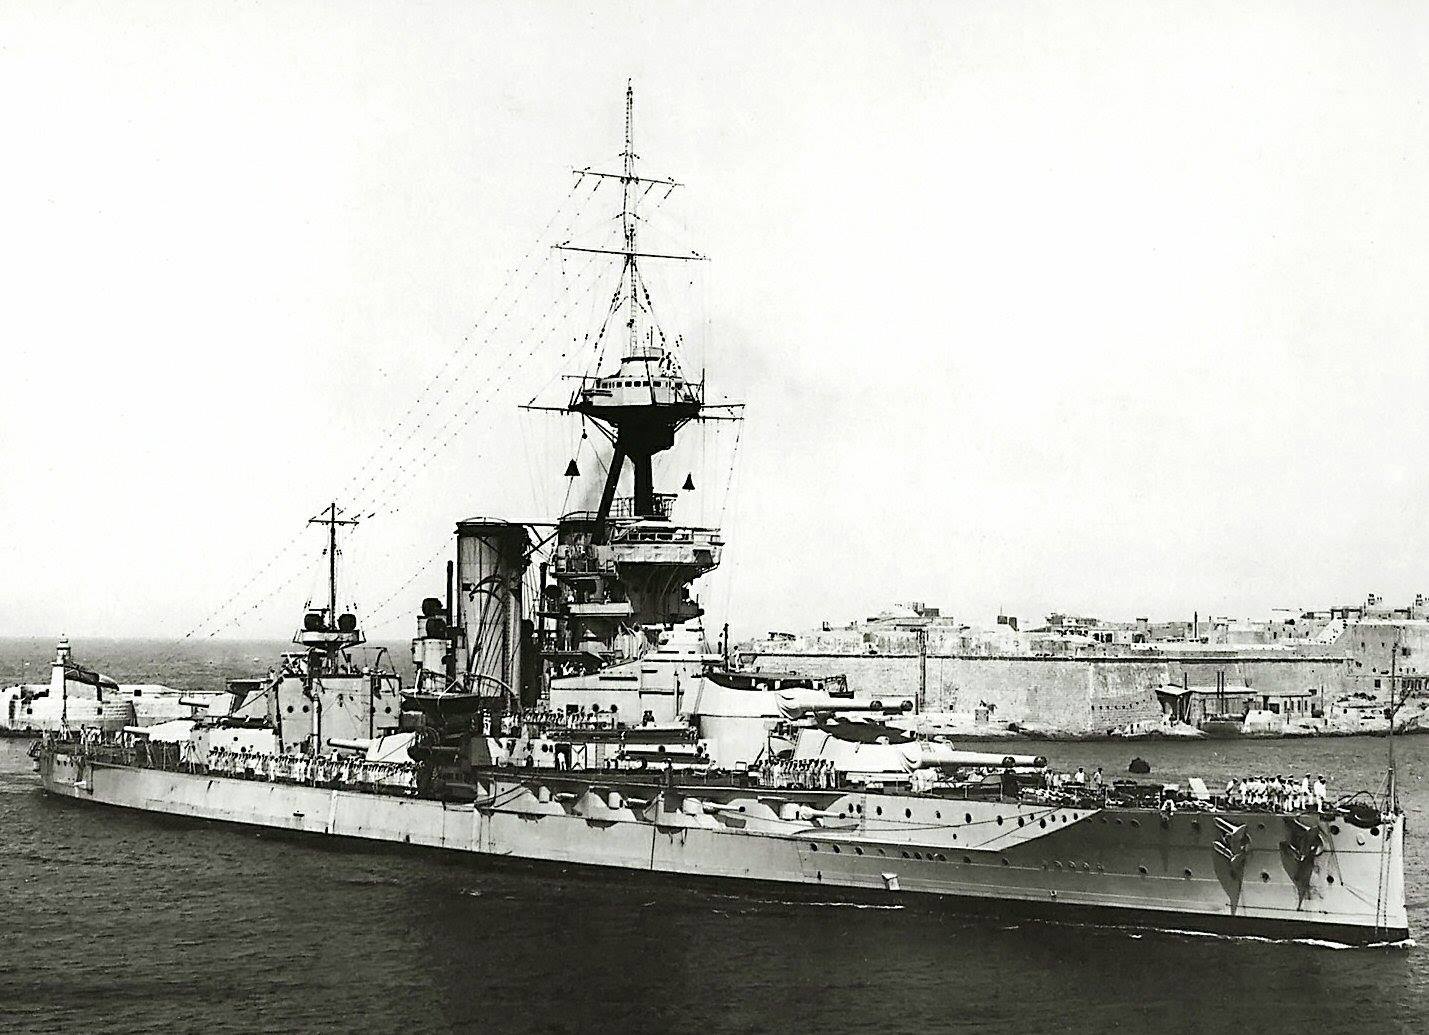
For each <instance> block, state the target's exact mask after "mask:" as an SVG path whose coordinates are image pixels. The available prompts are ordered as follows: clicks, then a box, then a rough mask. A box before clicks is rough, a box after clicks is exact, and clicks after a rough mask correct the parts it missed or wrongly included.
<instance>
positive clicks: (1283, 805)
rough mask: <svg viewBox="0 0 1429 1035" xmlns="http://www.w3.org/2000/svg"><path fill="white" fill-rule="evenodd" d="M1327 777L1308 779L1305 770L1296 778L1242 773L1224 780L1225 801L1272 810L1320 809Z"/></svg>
mask: <svg viewBox="0 0 1429 1035" xmlns="http://www.w3.org/2000/svg"><path fill="white" fill-rule="evenodd" d="M1327 783H1328V780H1327V779H1326V778H1325V776H1324V775H1323V774H1322V775H1320V776H1318V777H1314V778H1312V777H1311V776H1310V774H1309V773H1306V774H1305V775H1304V776H1302V777H1301V778H1300V779H1299V780H1296V779H1295V778H1294V777H1292V776H1246V777H1242V778H1241V779H1239V780H1233V779H1232V780H1227V781H1226V801H1227V803H1228V804H1230V805H1232V806H1234V807H1239V808H1249V809H1270V810H1272V811H1275V812H1301V811H1307V810H1309V809H1312V808H1313V809H1314V810H1315V811H1316V812H1320V811H1323V809H1324V808H1325V799H1326V796H1327V794H1328V789H1327V786H1326V785H1327Z"/></svg>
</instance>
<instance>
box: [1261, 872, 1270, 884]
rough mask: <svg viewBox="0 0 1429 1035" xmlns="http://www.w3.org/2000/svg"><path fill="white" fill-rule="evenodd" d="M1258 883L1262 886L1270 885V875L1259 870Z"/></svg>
mask: <svg viewBox="0 0 1429 1035" xmlns="http://www.w3.org/2000/svg"><path fill="white" fill-rule="evenodd" d="M1260 883H1262V884H1269V883H1270V874H1268V873H1266V872H1265V871H1264V870H1261V871H1260Z"/></svg>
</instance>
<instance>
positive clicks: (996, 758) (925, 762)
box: [903, 740, 1047, 769]
mask: <svg viewBox="0 0 1429 1035" xmlns="http://www.w3.org/2000/svg"><path fill="white" fill-rule="evenodd" d="M903 754H904V757H905V758H907V759H908V764H909V766H910V767H911V768H913V769H931V768H933V767H935V766H952V765H965V766H974V767H986V768H994V769H1007V768H1014V769H1045V768H1046V767H1047V759H1046V758H1045V757H1044V756H1042V755H999V754H997V753H996V752H992V751H960V750H958V749H957V748H955V747H953V746H952V745H951V744H940V743H937V742H936V741H926V740H920V741H915V742H914V743H912V744H909V745H907V746H906V747H905V748H904V751H903Z"/></svg>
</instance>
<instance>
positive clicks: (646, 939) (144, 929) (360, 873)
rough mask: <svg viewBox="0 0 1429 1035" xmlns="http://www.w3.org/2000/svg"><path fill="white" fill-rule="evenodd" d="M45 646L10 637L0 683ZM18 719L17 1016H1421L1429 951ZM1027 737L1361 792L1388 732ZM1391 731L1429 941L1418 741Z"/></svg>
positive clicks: (151, 651)
mask: <svg viewBox="0 0 1429 1035" xmlns="http://www.w3.org/2000/svg"><path fill="white" fill-rule="evenodd" d="M52 647H53V644H52V643H49V642H48V641H0V685H6V684H8V683H9V682H11V681H13V680H14V679H15V678H17V666H18V668H19V669H21V670H23V666H22V665H19V662H22V661H23V660H25V658H24V657H23V656H22V655H23V653H24V652H25V651H30V652H33V653H32V654H31V656H30V658H29V660H31V662H32V665H31V668H32V669H33V668H34V667H35V666H36V665H38V666H40V669H41V671H42V672H43V671H45V666H46V665H47V663H48V658H49V652H50V651H51V649H52ZM76 649H77V651H78V653H79V656H80V658H81V660H82V661H83V662H85V663H86V664H90V665H94V666H96V667H98V668H100V669H101V670H102V671H105V672H108V673H109V674H111V675H114V676H115V677H116V678H120V679H138V678H145V679H155V680H157V681H167V682H170V683H172V684H175V685H184V686H194V687H198V686H218V685H221V678H222V676H223V675H224V674H225V671H227V672H229V673H232V674H241V673H242V672H243V671H256V672H261V671H263V670H264V669H266V667H267V659H268V658H269V657H271V656H272V654H273V651H274V650H275V649H277V645H273V644H260V645H255V644H238V645H234V644H212V643H210V644H204V645H200V646H199V647H196V648H190V649H189V650H187V651H184V652H179V653H178V654H177V655H175V653H174V651H173V648H171V647H170V646H169V645H164V644H147V643H135V642H128V643H124V642H109V643H104V642H95V643H82V642H77V643H76ZM254 657H257V658H259V659H260V661H259V662H253V661H252V660H251V659H252V658H254ZM154 659H159V660H157V661H156V660H154ZM126 666H128V667H126ZM33 678H36V679H39V678H43V676H42V675H40V676H36V677H33ZM27 746H28V745H27V744H26V743H25V742H19V741H9V742H3V741H0V1031H5V1032H28V1031H91V1030H94V1031H105V1032H127V1031H154V1030H163V1031H173V1032H188V1031H205V1032H251V1031H317V1032H351V1031H364V1032H366V1031H373V1032H396V1031H423V1032H427V1031H430V1032H445V1031H470V1032H487V1031H490V1032H525V1031H548V1032H585V1031H613V1030H625V1031H679V1032H685V1031H692V1030H698V1031H701V1032H724V1031H767V1032H778V1033H781V1035H788V1033H805V1032H921V1031H974V1030H976V1031H999V1032H1042V1031H1058V1032H1081V1031H1135V1032H1181V1031H1215V1032H1245V1031H1249V1032H1279V1031H1285V1032H1298V1033H1305V1032H1339V1031H1347V1030H1356V1031H1416V1032H1422V1031H1424V1030H1429V948H1417V947H1411V948H1384V949H1331V948H1324V947H1316V946H1311V945H1299V944H1286V943H1268V942H1260V941H1254V940H1233V939H1225V938H1213V937H1195V936H1185V935H1171V934H1156V933H1149V932H1148V933H1143V934H1136V933H1130V932H1126V931H1120V930H1112V929H1102V928H1089V927H1060V926H1056V925H1049V924H1029V923H1005V924H999V923H997V922H992V921H986V920H977V921H973V920H965V919H961V918H958V917H956V916H950V915H946V914H942V913H939V912H937V911H936V910H933V909H927V908H922V907H912V906H910V907H906V908H861V907H853V906H840V905H817V904H803V903H790V902H784V901H780V900H778V899H771V898H768V897H762V898H748V897H741V896H737V895H720V894H713V893H710V892H708V891H695V890H689V889H685V888H682V887H680V886H678V885H673V884H665V883H659V884H655V883H650V882H642V881H640V880H639V879H632V878H619V877H605V876H599V875H589V874H583V873H568V874H564V875H561V874H555V875H552V874H541V875H535V874H531V873H526V872H521V871H510V870H504V869H494V868H492V867H491V866H490V865H487V864H485V863H483V861H482V860H480V859H478V858H472V857H469V856H462V855H458V854H454V853H453V854H444V853H435V852H424V851H417V850H411V849H398V848H395V847H391V848H389V847H385V846H362V845H352V844H347V843H330V842H323V841H315V840H311V839H301V840H290V839H288V838H286V837H284V836H281V835H275V834H271V833H261V832H255V831H252V830H243V829H236V828H228V827H224V826H220V825H214V824H202V823H195V822H189V821H181V820H174V819H169V818H165V817H152V816H145V815H141V814H129V813H123V812H118V811H112V810H107V809H102V808H98V807H94V806H86V805H83V804H80V803H74V802H66V801H57V800H54V799H51V798H48V797H46V796H44V795H43V794H41V793H40V791H39V790H38V789H37V783H36V778H35V776H34V774H33V771H32V770H33V767H32V763H31V762H30V760H29V759H28V758H27V757H26V755H25V751H26V748H27ZM1133 747H1134V752H1133V750H1132V748H1133ZM1038 750H1046V752H1047V753H1048V754H1049V755H1050V756H1052V757H1053V758H1054V760H1055V761H1056V762H1057V763H1058V764H1065V765H1069V766H1073V767H1075V766H1076V765H1078V764H1088V765H1103V766H1105V767H1106V768H1107V770H1108V772H1112V771H1118V772H1119V771H1122V770H1124V769H1125V766H1126V764H1127V762H1128V761H1129V759H1130V757H1131V755H1132V754H1133V753H1139V754H1140V755H1142V756H1143V757H1145V758H1146V759H1147V760H1149V761H1150V762H1151V764H1152V766H1153V767H1154V770H1155V772H1156V773H1157V774H1158V775H1166V776H1168V777H1171V776H1177V775H1184V774H1190V773H1200V774H1203V775H1206V776H1208V777H1212V778H1220V779H1222V780H1223V779H1224V778H1225V777H1227V776H1229V775H1231V774H1237V775H1239V774H1241V773H1243V772H1251V771H1259V772H1289V773H1297V774H1298V773H1303V772H1305V771H1307V770H1310V771H1314V772H1317V773H1318V772H1326V773H1329V774H1331V776H1332V779H1333V783H1334V785H1335V786H1336V787H1338V788H1349V787H1357V786H1363V787H1366V788H1370V789H1374V788H1376V787H1377V786H1378V785H1379V784H1380V783H1381V782H1382V780H1383V773H1384V768H1385V751H1386V742H1385V741H1383V740H1374V739H1365V738H1351V739H1344V740H1324V741H1280V742H1248V741H1240V742H1219V743H1214V744H1205V743H1202V744H1154V743H1147V744H1138V745H1134V746H1133V745H1116V744H1049V745H1041V746H1040V747H1039V748H1038ZM1398 755H1399V761H1400V774H1401V788H1402V793H1403V798H1404V802H1405V806H1406V808H1407V810H1408V812H1409V842H1408V861H1407V866H1408V873H1407V875H1406V876H1407V880H1408V883H1409V898H1410V923H1411V926H1412V927H1413V928H1414V929H1415V931H1416V933H1417V934H1418V935H1419V936H1420V937H1421V938H1423V939H1424V940H1425V941H1426V945H1429V841H1426V833H1429V826H1426V823H1429V817H1426V812H1429V785H1426V777H1429V738H1425V737H1417V738H1405V739H1401V740H1400V741H1399V742H1398Z"/></svg>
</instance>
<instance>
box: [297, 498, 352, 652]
mask: <svg viewBox="0 0 1429 1035" xmlns="http://www.w3.org/2000/svg"><path fill="white" fill-rule="evenodd" d="M342 513H343V510H342V508H341V507H339V506H338V505H337V501H336V500H333V501H332V502H331V503H330V504H328V505H327V506H326V507H324V508H323V509H322V510H320V511H319V512H318V513H317V514H315V515H313V516H312V517H310V518H308V524H310V525H327V531H328V545H327V578H328V582H327V585H328V598H327V608H326V611H325V613H317V612H312V611H310V612H309V613H308V617H307V618H305V619H304V620H303V628H302V629H301V630H300V631H299V632H298V635H297V636H295V637H293V642H295V643H301V644H303V645H305V646H310V647H325V648H328V649H333V648H336V647H350V646H352V645H353V644H356V643H361V642H362V633H361V632H359V631H358V629H357V619H356V617H354V616H353V615H342V616H339V615H338V613H337V554H338V549H337V529H338V526H339V525H355V524H357V523H358V520H359V519H358V518H356V517H351V518H344V517H339V516H338V515H339V514H342ZM315 614H316V615H317V620H314V616H315Z"/></svg>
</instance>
